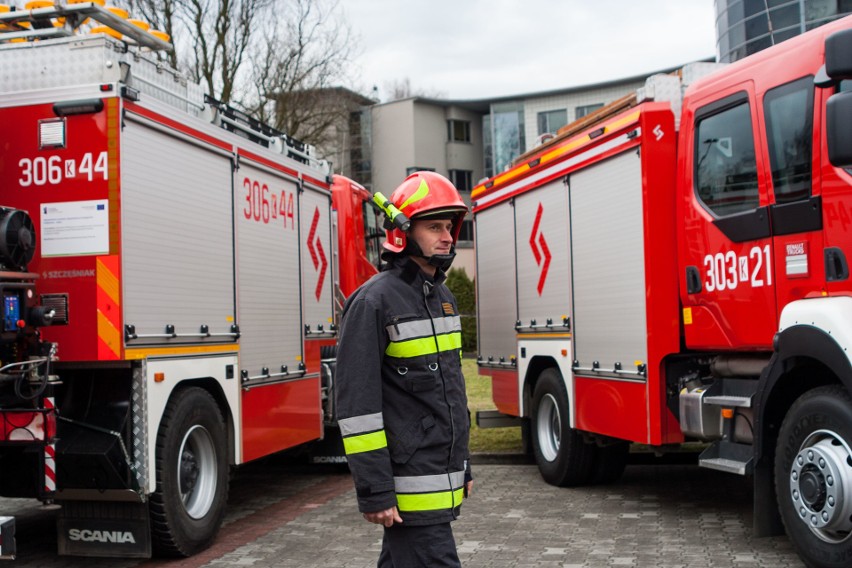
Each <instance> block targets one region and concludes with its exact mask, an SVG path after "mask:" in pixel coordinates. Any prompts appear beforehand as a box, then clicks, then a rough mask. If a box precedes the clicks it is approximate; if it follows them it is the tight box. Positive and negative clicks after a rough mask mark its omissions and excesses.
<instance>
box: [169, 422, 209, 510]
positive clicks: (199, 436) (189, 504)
mask: <svg viewBox="0 0 852 568" xmlns="http://www.w3.org/2000/svg"><path fill="white" fill-rule="evenodd" d="M177 475H178V482H179V491H180V498H181V502H183V507H184V509H185V510H186V512H187V514H188V515H189V516H190V517H192V518H193V519H200V518H202V517H203V516H204V515H206V514H207V513H208V511H210V508H211V507H212V506H213V502H214V501H215V497H216V478H217V477H218V472H217V464H216V447H215V446H214V445H213V438H212V437H211V436H210V432H208V431H207V429H206V428H204V427H203V426H199V425H195V426H193V427H192V428H190V429H189V431H187V433H186V435H185V436H184V437H183V440H182V441H181V444H180V451H179V452H178V463H177Z"/></svg>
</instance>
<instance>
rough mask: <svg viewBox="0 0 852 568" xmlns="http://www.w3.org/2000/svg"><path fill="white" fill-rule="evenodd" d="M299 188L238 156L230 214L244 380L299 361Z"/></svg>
mask: <svg viewBox="0 0 852 568" xmlns="http://www.w3.org/2000/svg"><path fill="white" fill-rule="evenodd" d="M298 191H299V190H298V185H297V182H296V181H295V180H293V179H289V178H285V177H283V175H281V176H279V175H276V174H273V173H272V172H271V170H268V169H266V168H259V167H255V166H253V165H252V164H251V162H249V161H248V160H246V159H245V158H243V159H241V161H240V168H239V169H238V170H237V172H236V177H235V188H234V215H235V217H236V223H235V224H236V238H237V315H238V319H237V321H238V323H239V324H240V334H241V335H240V369H241V372H242V373H244V374H245V377H244V378H249V379H262V378H263V377H264V376H265V375H267V374H270V375H279V374H281V373H283V371H282V367H283V366H286V367H287V372H289V373H293V372H297V371H298V366H299V363H301V362H302V317H301V316H302V314H301V305H300V301H299V232H298V231H299V230H298V222H297V221H298V217H297V216H298ZM264 369H266V371H264Z"/></svg>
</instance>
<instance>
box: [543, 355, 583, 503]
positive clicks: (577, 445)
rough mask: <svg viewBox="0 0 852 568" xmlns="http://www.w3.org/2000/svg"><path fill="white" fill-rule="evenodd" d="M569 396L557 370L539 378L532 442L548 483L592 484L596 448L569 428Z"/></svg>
mask: <svg viewBox="0 0 852 568" xmlns="http://www.w3.org/2000/svg"><path fill="white" fill-rule="evenodd" d="M569 424H570V422H569V417H568V395H567V393H566V392H565V385H564V383H563V382H562V376H561V375H560V374H559V372H558V371H557V370H556V369H552V368H551V369H545V370H544V371H543V372H542V373H541V375H539V378H538V382H537V383H536V385H535V392H534V393H533V400H532V424H531V426H532V440H533V452H534V454H535V461H536V463H538V469H539V471H540V472H541V476H542V477H543V478H544V480H545V481H546V482H548V483H550V484H551V485H559V486H562V487H568V486H574V485H583V484H584V483H588V481H589V479H590V477H591V474H592V460H593V458H594V449H595V448H594V446H591V445H589V444H586V443H584V442H583V438H582V436H581V435H580V433H579V432H577V431H576V430H574V429H573V428H571V427H570V426H569Z"/></svg>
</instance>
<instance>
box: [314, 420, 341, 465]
mask: <svg viewBox="0 0 852 568" xmlns="http://www.w3.org/2000/svg"><path fill="white" fill-rule="evenodd" d="M308 462H309V463H312V464H331V465H346V464H347V463H348V462H347V460H346V451H345V450H344V449H343V438H342V437H341V436H340V429H338V428H337V426H326V427H325V435H324V436H323V439H322V440H317V441H316V442H314V443H312V444H310V445H309V447H308Z"/></svg>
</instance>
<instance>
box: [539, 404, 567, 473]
mask: <svg viewBox="0 0 852 568" xmlns="http://www.w3.org/2000/svg"><path fill="white" fill-rule="evenodd" d="M536 430H537V434H538V436H537V437H538V444H539V450H540V451H541V455H542V457H544V459H546V460H547V461H553V460H555V459H556V457H557V456H558V455H559V445H560V443H561V441H562V440H561V437H562V419H561V417H560V416H559V406H558V405H557V404H556V399H555V398H553V395H550V394H546V395H544V397H543V398H542V399H541V402H540V403H539V405H538V417H537V419H536Z"/></svg>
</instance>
